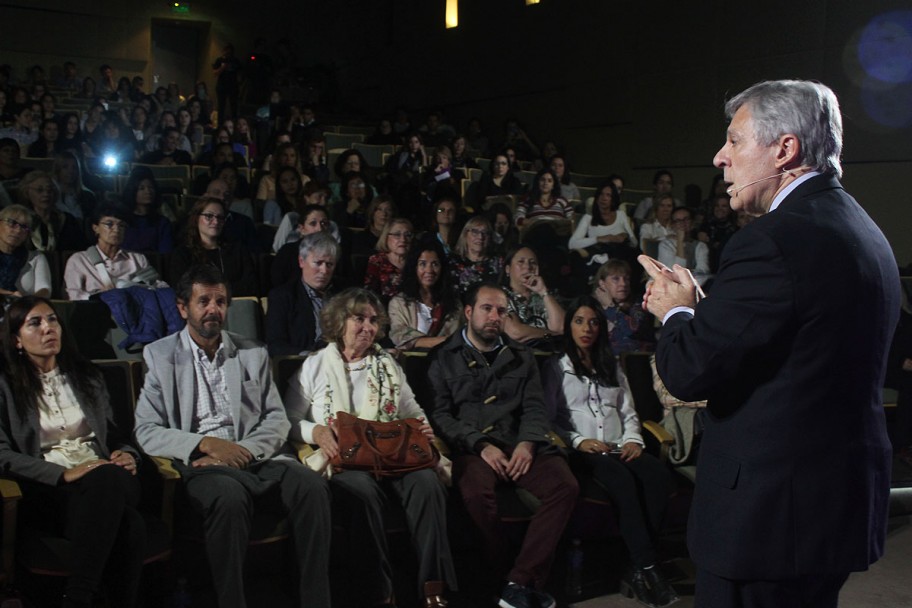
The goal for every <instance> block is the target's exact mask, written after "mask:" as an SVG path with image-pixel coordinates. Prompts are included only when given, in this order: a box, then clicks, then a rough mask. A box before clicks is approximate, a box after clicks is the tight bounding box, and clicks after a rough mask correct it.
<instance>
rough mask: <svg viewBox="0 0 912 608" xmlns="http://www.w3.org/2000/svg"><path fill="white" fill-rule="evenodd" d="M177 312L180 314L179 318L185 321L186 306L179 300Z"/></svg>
mask: <svg viewBox="0 0 912 608" xmlns="http://www.w3.org/2000/svg"><path fill="white" fill-rule="evenodd" d="M177 312H179V313H180V316H181V318H182V319H183V320H184V321H186V320H187V304H186V302H184V301H183V300H181V299H180V298H178V299H177Z"/></svg>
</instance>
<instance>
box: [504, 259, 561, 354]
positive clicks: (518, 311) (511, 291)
mask: <svg viewBox="0 0 912 608" xmlns="http://www.w3.org/2000/svg"><path fill="white" fill-rule="evenodd" d="M503 283H504V291H506V293H507V301H508V312H507V320H506V322H505V323H504V331H505V332H506V334H507V335H508V336H510V337H511V338H513V339H514V340H516V341H517V342H538V343H541V342H542V341H543V340H547V339H549V338H550V337H551V336H553V335H559V334H561V333H563V331H564V309H563V307H562V306H561V305H560V302H558V301H557V298H556V297H554V295H552V294H551V293H549V292H548V286H547V285H545V280H544V279H543V278H542V277H541V275H539V274H538V256H537V255H535V252H534V251H532V250H531V249H529V248H528V247H517V248H514V249H513V250H511V251H510V252H508V253H507V257H506V258H505V259H504V277H503Z"/></svg>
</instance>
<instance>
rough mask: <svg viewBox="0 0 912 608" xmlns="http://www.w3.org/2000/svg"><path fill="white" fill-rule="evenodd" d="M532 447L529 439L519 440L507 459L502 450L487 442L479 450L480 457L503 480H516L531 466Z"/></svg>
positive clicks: (533, 455) (532, 457) (533, 456)
mask: <svg viewBox="0 0 912 608" xmlns="http://www.w3.org/2000/svg"><path fill="white" fill-rule="evenodd" d="M533 448H534V445H533V444H532V442H531V441H520V442H519V443H517V444H516V447H515V448H513V454H512V455H511V456H510V458H509V459H508V458H507V455H506V454H504V453H503V450H501V449H500V448H499V447H497V446H496V445H493V444H490V443H489V444H487V445H486V446H485V447H484V449H482V450H481V458H482V460H484V461H485V462H486V463H488V466H490V467H491V468H492V469H494V473H496V474H497V476H498V477H499V478H500V479H502V480H503V481H508V480H513V481H516V480H517V479H519V478H520V477H522V476H523V475H525V474H526V473H528V472H529V469H530V468H531V467H532V460H533V459H534V458H535V454H534V450H533Z"/></svg>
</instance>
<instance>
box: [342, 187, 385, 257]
mask: <svg viewBox="0 0 912 608" xmlns="http://www.w3.org/2000/svg"><path fill="white" fill-rule="evenodd" d="M364 215H365V218H366V220H367V225H366V226H365V227H364V230H352V231H351V232H352V239H351V240H352V253H354V254H359V255H373V253H374V252H375V251H377V239H379V238H380V235H381V234H383V229H384V228H386V225H387V224H388V223H389V221H390V220H391V219H393V218H394V217H396V205H394V204H393V199H392V198H390V197H389V196H386V195H380V196H378V197H376V198H374V199H373V200H372V201H371V202H370V204H368V205H367V210H366V211H365V212H364Z"/></svg>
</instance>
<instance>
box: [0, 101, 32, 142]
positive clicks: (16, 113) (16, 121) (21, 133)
mask: <svg viewBox="0 0 912 608" xmlns="http://www.w3.org/2000/svg"><path fill="white" fill-rule="evenodd" d="M12 115H13V123H12V124H11V125H10V126H8V127H3V128H2V129H0V138H7V137H8V138H9V139H12V140H15V142H16V143H17V144H19V146H20V147H21V148H26V149H27V148H28V147H29V146H31V145H32V144H33V143H35V141H37V139H38V133H37V132H36V131H35V129H34V128H33V127H32V109H31V108H30V107H29V106H28V105H27V104H25V105H21V106H19V107H17V108H16V109H15V110H13V111H12Z"/></svg>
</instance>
